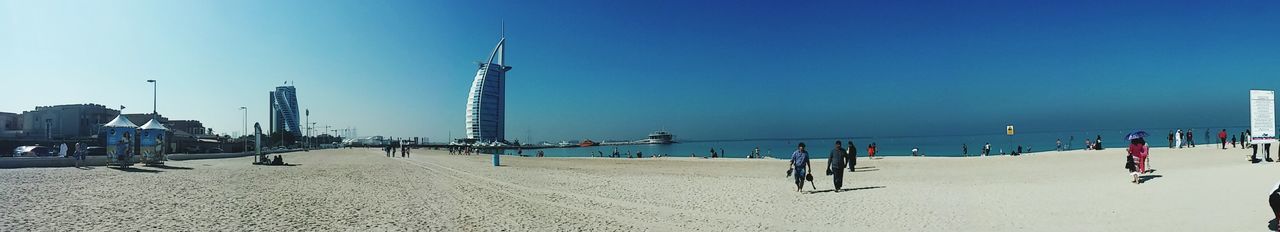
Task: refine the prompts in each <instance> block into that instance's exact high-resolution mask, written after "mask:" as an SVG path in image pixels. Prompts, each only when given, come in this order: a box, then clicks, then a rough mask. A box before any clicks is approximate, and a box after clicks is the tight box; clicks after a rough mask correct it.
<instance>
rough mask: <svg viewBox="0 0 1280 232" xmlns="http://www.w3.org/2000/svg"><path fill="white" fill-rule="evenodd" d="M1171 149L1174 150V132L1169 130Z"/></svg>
mask: <svg viewBox="0 0 1280 232" xmlns="http://www.w3.org/2000/svg"><path fill="white" fill-rule="evenodd" d="M1169 148H1173V130H1169Z"/></svg>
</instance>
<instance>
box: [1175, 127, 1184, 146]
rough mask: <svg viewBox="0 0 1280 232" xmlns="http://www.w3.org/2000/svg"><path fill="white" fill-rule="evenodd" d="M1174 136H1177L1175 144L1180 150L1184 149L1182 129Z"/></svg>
mask: <svg viewBox="0 0 1280 232" xmlns="http://www.w3.org/2000/svg"><path fill="white" fill-rule="evenodd" d="M1174 135H1176V136H1177V137H1174V144H1177V145H1178V148H1182V137H1183V136H1182V129H1178V132H1177V133H1175V134H1174Z"/></svg>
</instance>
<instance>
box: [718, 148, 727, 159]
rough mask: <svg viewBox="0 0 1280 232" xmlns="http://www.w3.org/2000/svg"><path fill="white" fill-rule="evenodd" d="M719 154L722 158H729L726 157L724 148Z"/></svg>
mask: <svg viewBox="0 0 1280 232" xmlns="http://www.w3.org/2000/svg"><path fill="white" fill-rule="evenodd" d="M719 154H720V157H727V156H724V148H720V153H719Z"/></svg>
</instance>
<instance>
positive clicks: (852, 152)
mask: <svg viewBox="0 0 1280 232" xmlns="http://www.w3.org/2000/svg"><path fill="white" fill-rule="evenodd" d="M848 143H849V148H848V149H847V150H845V155H846V156H845V158H844V159H845V163H848V166H849V171H850V172H853V167H854V166H858V145H853V140H849V141H848Z"/></svg>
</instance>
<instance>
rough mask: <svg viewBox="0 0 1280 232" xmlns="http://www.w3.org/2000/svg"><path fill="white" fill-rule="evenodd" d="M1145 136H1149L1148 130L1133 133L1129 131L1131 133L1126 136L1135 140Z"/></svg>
mask: <svg viewBox="0 0 1280 232" xmlns="http://www.w3.org/2000/svg"><path fill="white" fill-rule="evenodd" d="M1144 137H1147V132H1146V131H1134V132H1133V133H1129V135H1127V136H1125V139H1127V140H1134V139H1140V138H1144Z"/></svg>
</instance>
